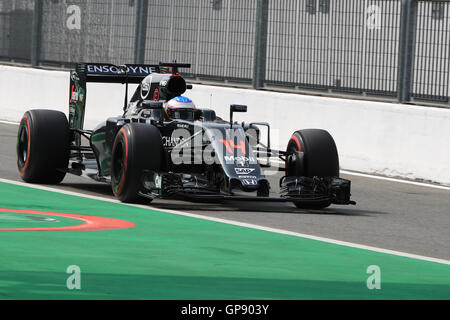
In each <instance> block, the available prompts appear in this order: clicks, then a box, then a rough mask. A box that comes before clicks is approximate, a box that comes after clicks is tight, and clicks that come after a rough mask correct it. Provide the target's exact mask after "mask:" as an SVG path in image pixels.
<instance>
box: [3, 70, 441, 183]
mask: <svg viewBox="0 0 450 320" xmlns="http://www.w3.org/2000/svg"><path fill="white" fill-rule="evenodd" d="M135 88H136V86H135V85H130V90H129V91H130V94H132V93H133V91H134V90H135ZM87 90H88V93H87V110H86V123H85V128H86V129H93V128H94V127H95V126H96V125H97V124H99V123H100V122H101V121H104V120H105V119H106V118H108V117H110V116H116V115H120V114H121V112H122V107H123V99H124V89H123V86H121V85H110V84H109V85H104V84H89V85H88V89H87ZM186 95H187V96H189V97H190V98H192V99H193V100H194V102H195V103H196V105H197V106H198V107H199V108H211V109H214V110H215V111H216V113H217V115H218V116H221V117H222V118H224V119H228V118H229V106H230V104H245V105H247V106H248V113H246V114H240V113H237V114H235V116H234V119H235V120H236V121H246V122H252V121H258V122H260V121H262V122H269V123H270V124H271V126H272V134H271V137H272V146H273V147H274V148H281V149H285V147H286V145H287V142H288V141H289V139H290V137H291V135H292V133H293V132H295V131H296V130H299V129H306V128H321V129H325V130H327V131H329V132H330V133H331V135H332V136H333V137H334V139H335V140H336V144H337V146H338V150H339V155H340V161H341V168H342V169H346V170H353V171H359V172H363V173H370V174H380V175H384V176H394V177H403V178H409V179H420V180H426V181H433V182H437V183H441V184H445V185H450V109H445V108H434V107H421V106H415V105H402V104H394V103H383V102H372V101H360V100H349V99H339V98H328V97H317V96H306V95H300V94H289V93H279V92H269V91H256V90H250V89H236V88H228V87H218V86H206V85H194V89H193V90H192V91H189V92H188V93H186ZM0 97H1V100H0V120H6V121H11V122H18V121H19V120H20V119H21V117H22V115H23V114H24V112H25V111H27V110H29V109H39V108H41V109H55V110H60V111H63V112H65V113H66V114H67V113H68V100H69V73H68V72H63V71H47V70H38V69H29V68H19V67H10V66H0Z"/></svg>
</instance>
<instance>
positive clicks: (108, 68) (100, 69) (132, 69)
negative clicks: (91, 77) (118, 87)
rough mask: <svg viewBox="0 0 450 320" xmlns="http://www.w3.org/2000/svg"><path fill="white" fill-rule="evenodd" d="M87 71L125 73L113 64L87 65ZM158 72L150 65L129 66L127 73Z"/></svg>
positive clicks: (145, 73)
mask: <svg viewBox="0 0 450 320" xmlns="http://www.w3.org/2000/svg"><path fill="white" fill-rule="evenodd" d="M87 71H88V72H89V73H112V74H115V75H118V74H123V72H122V70H121V69H120V68H118V67H116V66H111V65H92V64H88V65H87ZM154 72H156V69H155V68H154V67H150V66H135V67H133V66H128V67H127V73H128V74H130V75H133V74H134V75H148V74H151V73H154Z"/></svg>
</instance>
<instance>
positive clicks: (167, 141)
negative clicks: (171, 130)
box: [162, 137, 184, 147]
mask: <svg viewBox="0 0 450 320" xmlns="http://www.w3.org/2000/svg"><path fill="white" fill-rule="evenodd" d="M183 141H184V138H182V137H180V138H175V137H162V144H163V146H164V147H175V146H177V145H179V144H180V143H182V142H183Z"/></svg>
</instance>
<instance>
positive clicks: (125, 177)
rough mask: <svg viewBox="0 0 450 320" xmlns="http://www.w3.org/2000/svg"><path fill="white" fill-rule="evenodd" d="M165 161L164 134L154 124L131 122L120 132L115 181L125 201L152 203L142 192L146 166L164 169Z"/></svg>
mask: <svg viewBox="0 0 450 320" xmlns="http://www.w3.org/2000/svg"><path fill="white" fill-rule="evenodd" d="M162 165H163V146H162V142H161V134H160V132H159V130H158V128H156V127H155V126H153V125H149V124H143V123H131V124H127V125H125V126H124V127H123V128H122V129H120V130H119V132H118V133H117V136H116V139H115V141H114V146H113V151H112V163H111V185H112V190H113V193H114V195H115V196H116V197H117V198H118V199H119V200H120V201H122V202H129V203H148V202H150V201H151V200H150V199H147V198H144V197H142V196H140V195H139V191H140V190H141V188H142V179H141V178H142V174H143V172H144V170H149V171H154V172H160V171H161V168H162Z"/></svg>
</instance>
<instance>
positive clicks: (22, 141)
mask: <svg viewBox="0 0 450 320" xmlns="http://www.w3.org/2000/svg"><path fill="white" fill-rule="evenodd" d="M69 144H70V129H69V123H68V121H67V118H66V115H65V114H64V113H62V112H59V111H54V110H32V111H28V112H26V113H25V115H24V116H23V118H22V121H21V122H20V126H19V131H18V138H17V168H18V170H19V174H20V176H21V178H22V179H23V180H24V181H25V182H28V183H48V184H59V183H60V182H61V181H62V180H63V179H64V177H65V175H66V170H67V166H68V163H69V156H70V149H69Z"/></svg>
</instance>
